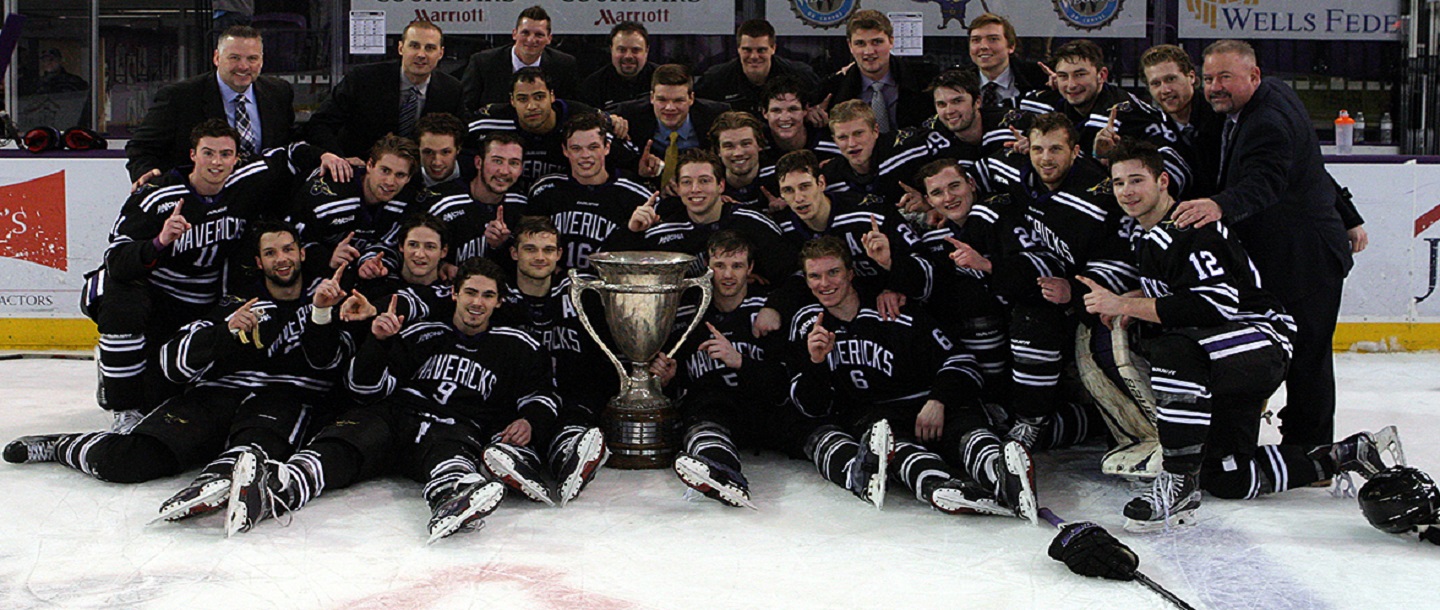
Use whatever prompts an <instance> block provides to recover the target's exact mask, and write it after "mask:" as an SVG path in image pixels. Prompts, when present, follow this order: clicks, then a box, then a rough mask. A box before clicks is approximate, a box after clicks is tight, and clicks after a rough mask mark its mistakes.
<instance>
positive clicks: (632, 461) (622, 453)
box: [570, 251, 713, 469]
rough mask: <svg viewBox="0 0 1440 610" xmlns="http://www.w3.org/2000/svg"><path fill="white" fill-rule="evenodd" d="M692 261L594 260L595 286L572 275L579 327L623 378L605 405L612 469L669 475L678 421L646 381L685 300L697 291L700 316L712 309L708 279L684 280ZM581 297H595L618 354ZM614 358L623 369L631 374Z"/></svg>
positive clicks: (651, 256)
mask: <svg viewBox="0 0 1440 610" xmlns="http://www.w3.org/2000/svg"><path fill="white" fill-rule="evenodd" d="M694 260H695V257H694V256H691V255H689V254H681V253H676V252H649V251H636V252H597V253H595V254H593V255H591V256H590V265H591V267H592V268H593V269H595V272H596V273H597V274H599V276H600V277H599V279H593V278H584V277H581V276H580V275H579V274H578V273H576V271H575V270H574V269H571V270H570V299H571V300H572V301H573V302H574V303H575V304H576V310H577V311H578V312H579V314H580V323H581V324H582V325H584V326H585V330H586V332H589V333H590V336H591V337H592V338H594V339H595V343H596V344H598V345H599V346H600V349H601V350H603V351H604V352H605V355H606V356H608V357H609V358H610V362H612V363H613V364H614V365H615V369H616V370H617V371H619V372H620V393H619V394H618V395H616V396H615V397H614V398H611V399H610V402H609V403H607V404H606V409H605V412H604V413H603V414H602V420H603V424H602V425H603V428H602V429H603V430H604V431H605V439H606V442H607V444H608V445H609V447H610V454H611V457H610V460H609V462H608V464H609V465H610V466H613V467H615V468H622V469H641V468H669V467H670V464H671V462H672V461H673V460H674V459H675V452H676V450H677V448H678V445H679V440H680V439H679V437H680V418H679V415H678V413H677V412H676V409H675V406H674V405H673V404H671V403H670V400H669V399H668V398H666V397H665V394H664V392H663V391H662V390H661V388H660V381H659V379H657V378H656V377H655V376H654V375H652V374H651V373H650V362H651V361H652V360H654V359H655V356H656V354H659V353H660V352H661V350H662V348H663V346H664V344H665V340H666V339H667V338H669V336H670V335H671V333H672V331H673V329H674V327H675V311H676V309H678V308H679V306H680V296H681V294H682V293H684V292H685V291H686V290H687V289H690V288H699V289H700V291H701V302H700V309H699V311H702V312H703V311H705V309H706V308H708V307H709V306H710V297H711V286H710V278H711V276H712V275H713V272H712V271H710V270H709V269H706V270H705V274H704V275H702V276H700V277H697V278H691V279H686V278H685V271H686V269H688V268H689V267H690V266H691V264H693V262H694ZM586 290H594V291H595V292H596V293H597V294H599V296H600V300H601V303H602V305H603V306H604V310H605V321H606V323H607V324H609V327H610V335H611V336H612V338H613V340H614V342H615V343H616V345H615V349H611V346H609V345H606V344H605V342H604V341H602V340H601V338H600V335H599V333H597V332H596V331H595V327H594V326H593V325H592V323H591V321H590V319H589V318H588V317H587V316H586V315H585V308H584V307H580V306H579V304H580V297H581V295H582V294H584V292H585V291H586ZM700 319H701V316H699V315H696V316H695V318H694V319H693V320H691V322H690V325H689V326H688V327H687V328H686V329H685V332H683V333H681V335H680V339H679V341H677V342H676V343H675V346H674V347H672V348H670V353H669V354H667V355H669V356H672V357H673V356H674V353H675V350H676V349H678V348H679V347H680V345H681V344H683V343H685V339H686V338H687V337H689V336H690V332H691V331H693V330H695V327H696V326H697V325H699V323H700ZM617 351H618V352H619V354H620V355H623V356H624V358H625V361H628V363H629V365H630V366H629V370H628V371H627V370H626V367H625V363H624V362H622V361H621V358H620V355H617V354H616V352H617Z"/></svg>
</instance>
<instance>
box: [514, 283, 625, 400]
mask: <svg viewBox="0 0 1440 610" xmlns="http://www.w3.org/2000/svg"><path fill="white" fill-rule="evenodd" d="M556 279H558V280H559V281H558V282H556V283H555V284H554V285H553V286H551V288H550V292H549V293H548V294H546V295H544V296H530V295H527V294H525V293H523V292H520V290H519V289H518V288H516V287H515V286H514V285H511V286H510V289H509V290H507V291H506V292H505V297H504V298H505V306H504V307H502V308H500V310H499V311H498V312H496V315H499V316H501V318H500V319H499V320H497V323H503V324H505V325H508V326H514V327H516V328H520V329H524V330H525V331H526V332H528V333H530V334H531V335H532V336H534V337H535V338H536V339H538V340H539V341H540V344H541V345H542V346H544V348H545V350H546V351H547V352H548V353H549V355H550V362H551V365H552V367H553V370H554V375H555V388H556V390H557V391H558V392H559V394H560V397H561V398H562V399H564V400H565V401H567V402H576V403H579V404H582V405H585V406H586V407H588V408H589V409H591V410H592V411H595V412H598V411H599V410H600V409H601V408H603V407H604V406H605V404H606V403H607V402H608V401H609V400H610V398H611V397H613V396H615V395H616V394H619V393H620V379H619V377H617V376H616V371H615V366H614V365H613V364H611V362H610V360H609V358H607V357H606V356H605V353H604V352H603V351H601V349H600V346H599V345H597V344H596V343H595V339H594V338H592V337H591V336H590V333H589V332H587V331H586V330H585V326H584V324H583V323H581V322H580V314H579V312H578V311H577V310H576V308H575V304H574V303H573V302H572V301H571V300H570V279H569V278H560V277H559V276H557V278H556ZM591 301H593V303H592V302H591ZM586 305H587V308H586V312H587V313H588V314H589V320H590V323H591V324H593V325H594V326H595V331H596V332H598V333H600V337H601V339H602V340H607V341H608V340H609V339H608V338H609V330H608V326H607V325H606V322H605V313H604V311H603V310H602V308H601V307H600V304H599V301H598V300H597V299H595V298H594V297H593V296H592V297H591V298H589V299H586ZM612 345H613V343H612Z"/></svg>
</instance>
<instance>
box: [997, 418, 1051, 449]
mask: <svg viewBox="0 0 1440 610" xmlns="http://www.w3.org/2000/svg"><path fill="white" fill-rule="evenodd" d="M1043 429H1045V418H1043V417H1019V416H1016V417H1015V423H1013V424H1011V425H1010V431H1009V432H1007V433H1006V434H1005V438H1007V439H1009V440H1012V441H1016V442H1018V443H1020V444H1021V445H1024V446H1025V450H1026V451H1030V450H1032V449H1034V448H1035V442H1036V441H1037V440H1039V439H1040V431H1041V430H1043Z"/></svg>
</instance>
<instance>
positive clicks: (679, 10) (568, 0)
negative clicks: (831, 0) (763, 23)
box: [350, 0, 735, 35]
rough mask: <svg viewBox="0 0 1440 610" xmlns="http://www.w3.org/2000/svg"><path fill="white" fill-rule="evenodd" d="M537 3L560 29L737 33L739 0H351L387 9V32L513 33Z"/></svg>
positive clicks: (355, 6) (353, 6) (356, 6)
mask: <svg viewBox="0 0 1440 610" xmlns="http://www.w3.org/2000/svg"><path fill="white" fill-rule="evenodd" d="M535 5H539V6H541V7H543V8H544V9H545V12H547V13H549V14H550V19H551V23H550V29H551V31H552V32H554V33H556V34H609V33H610V28H611V27H613V26H614V25H615V24H617V23H620V22H621V21H637V22H639V23H641V24H643V25H644V26H645V29H647V30H649V31H650V33H651V34H660V35H664V34H725V35H733V34H734V33H735V0H351V2H350V10H353V11H384V12H385V33H387V34H399V33H400V32H401V31H403V30H404V29H405V26H406V25H407V24H409V23H410V22H411V21H415V20H417V19H418V20H422V21H431V22H434V23H435V24H436V25H438V26H440V29H441V30H444V31H445V33H446V34H509V33H510V32H511V31H513V30H514V29H515V20H516V19H518V18H519V17H520V12H521V11H523V10H525V9H527V8H530V7H532V6H535Z"/></svg>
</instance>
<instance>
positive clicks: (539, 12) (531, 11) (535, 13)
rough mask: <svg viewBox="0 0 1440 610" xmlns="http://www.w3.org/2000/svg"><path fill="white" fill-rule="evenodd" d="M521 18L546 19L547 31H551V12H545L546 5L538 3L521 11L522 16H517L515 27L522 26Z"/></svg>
mask: <svg viewBox="0 0 1440 610" xmlns="http://www.w3.org/2000/svg"><path fill="white" fill-rule="evenodd" d="M521 19H529V20H531V21H544V22H545V31H547V32H548V31H550V13H547V12H545V7H542V6H540V5H538V4H536V5H535V6H532V7H530V8H527V9H525V10H523V11H520V16H519V17H516V18H515V27H517V28H518V27H520V20H521Z"/></svg>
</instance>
